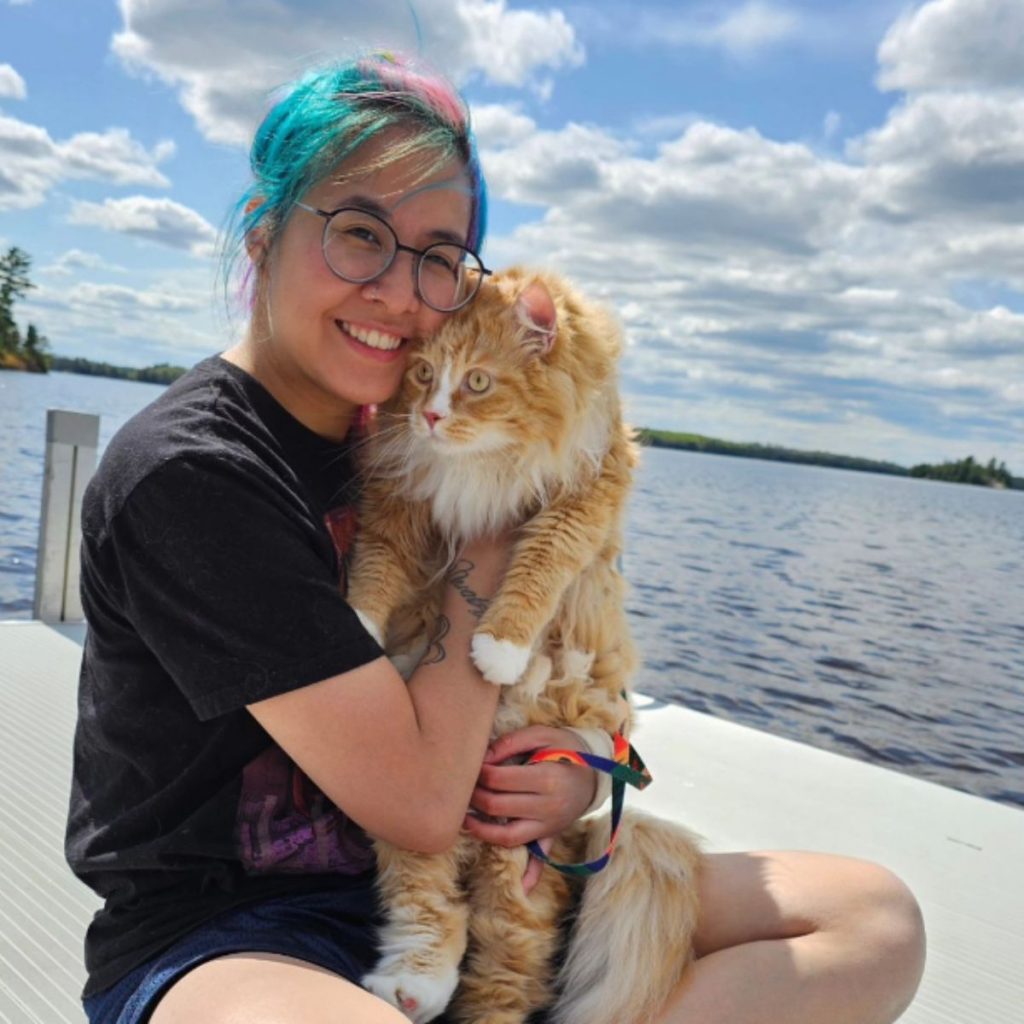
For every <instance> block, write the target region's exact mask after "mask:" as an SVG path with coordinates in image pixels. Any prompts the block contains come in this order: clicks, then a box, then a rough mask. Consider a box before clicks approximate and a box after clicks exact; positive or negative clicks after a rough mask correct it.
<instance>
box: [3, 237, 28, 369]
mask: <svg viewBox="0 0 1024 1024" xmlns="http://www.w3.org/2000/svg"><path fill="white" fill-rule="evenodd" d="M31 266H32V258H31V257H30V256H29V254H28V253H27V252H25V251H24V250H23V249H19V248H18V247H17V246H16V245H14V246H11V248H10V249H8V250H7V252H6V253H4V254H3V255H2V256H0V352H11V353H15V354H17V352H18V350H19V349H20V348H21V334H20V333H19V331H18V325H17V324H16V323H15V322H14V303H15V301H16V300H18V299H20V298H22V297H23V296H24V295H25V293H26V292H27V291H28V290H29V289H30V288H34V287H35V286H34V285H33V284H32V282H31V281H30V280H29V278H28V271H29V268H30V267H31Z"/></svg>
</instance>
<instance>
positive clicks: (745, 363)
mask: <svg viewBox="0 0 1024 1024" xmlns="http://www.w3.org/2000/svg"><path fill="white" fill-rule="evenodd" d="M1022 39H1024V3H1022V2H1021V0H927V2H923V3H922V2H918V3H907V2H906V0H900V2H891V0H791V2H782V0H779V2H775V0H715V2H691V0H657V2H653V0H644V2H639V3H636V2H634V3H629V4H626V3H623V2H620V0H604V2H590V3H586V2H584V3H562V4H553V3H546V2H544V0H536V2H534V3H531V4H525V3H518V2H515V3H514V2H510V0H374V2H373V3H372V4H371V3H366V2H355V0H204V2H203V3H196V2H195V0H120V2H114V0H0V249H4V250H5V249H6V248H8V247H9V246H12V245H17V246H19V247H21V248H22V249H24V250H26V251H27V252H28V253H29V255H30V256H31V258H32V261H33V262H32V278H33V280H34V282H35V283H36V285H37V287H36V289H35V290H34V291H33V292H32V293H31V298H30V300H27V301H24V302H22V303H20V304H19V306H18V307H17V310H16V318H17V319H18V320H19V322H20V323H21V324H22V326H23V327H24V326H27V324H28V323H29V322H31V323H34V324H35V325H36V326H37V328H38V329H39V330H40V331H41V333H43V334H44V335H46V337H47V338H48V339H49V341H50V344H51V348H52V349H53V351H55V352H57V353H59V354H61V355H68V356H85V357H87V358H91V359H98V360H106V361H108V362H112V363H116V364H119V365H127V366H145V365H150V364H153V363H157V362H170V363H176V364H180V365H186V366H187V365H191V364H192V363H194V362H196V361H197V360H199V359H201V358H203V357H205V356H206V355H209V354H211V353H213V352H217V351H222V350H223V349H225V348H226V347H228V345H229V344H230V343H231V342H232V340H233V339H234V338H235V337H236V336H237V334H238V333H239V331H240V330H242V329H243V327H244V322H243V321H242V319H241V317H240V315H239V314H238V313H237V311H233V310H231V308H230V303H229V302H227V301H226V299H225V289H224V287H223V282H222V281H221V279H220V277H219V276H218V263H217V255H218V234H219V232H220V229H221V228H222V227H223V225H224V224H225V222H226V219H227V216H228V213H229V211H230V210H231V208H232V207H233V204H234V203H235V201H236V199H237V198H238V196H239V195H240V194H241V192H242V190H243V189H244V188H245V186H246V184H247V151H246V146H247V142H248V139H249V137H250V135H251V132H252V130H253V128H254V126H255V124H256V123H257V121H258V119H259V117H260V116H261V113H262V112H263V111H264V110H265V109H266V105H267V102H268V97H269V96H270V95H271V93H272V92H273V90H274V89H275V88H276V87H278V86H279V85H280V84H281V83H284V82H286V81H288V80H290V79H291V78H293V77H294V76H295V75H297V74H298V73H300V72H301V71H302V70H303V69H304V68H305V67H307V66H308V65H310V64H312V63H316V62H318V61H323V60H327V59H331V58H334V57H338V56H343V55H346V54H351V53H353V52H355V51H357V50H360V49H365V48H366V47H368V46H380V47H385V48H390V49H400V50H406V51H411V52H414V53H417V54H419V55H421V56H422V57H424V58H425V59H427V60H428V61H430V62H431V63H432V64H433V65H434V66H435V67H436V68H438V69H439V70H441V71H443V72H444V73H446V74H447V75H449V77H451V78H452V79H453V80H454V81H455V82H456V83H457V84H458V85H459V86H460V88H461V89H462V90H463V92H464V94H465V96H466V97H467V99H468V101H469V103H470V107H471V111H472V116H473V121H474V125H475V127H476V132H477V138H478V141H479V144H480V147H481V151H482V154H483V163H484V169H485V173H486V175H487V178H488V182H489V186H490V194H491V223H490V231H489V236H488V240H487V243H486V245H485V247H484V252H483V255H484V259H485V262H486V263H487V265H488V266H492V267H498V268H500V267H502V266H506V265H509V264H512V263H520V262H521V263H527V264H535V265H539V266H547V267H552V268H554V269H556V270H559V271H561V272H563V273H565V274H567V275H568V276H570V277H571V278H572V279H573V280H574V281H575V282H576V283H577V284H578V285H579V286H580V288H581V289H582V290H583V291H584V292H586V293H587V294H588V295H590V296H592V297H594V298H595V299H598V300H601V301H603V302H606V303H608V304H610V305H611V306H612V307H613V308H614V309H615V310H616V311H617V313H618V315H619V318H620V319H621V321H622V323H623V326H624V330H625V336H626V343H627V344H626V350H625V353H624V356H623V359H622V366H621V373H622V389H623V392H624V395H625V398H626V408H627V413H628V415H629V417H630V419H631V421H632V422H633V423H635V424H637V425H642V426H648V427H658V428H663V429H669V430H681V431H693V432H697V433H703V434H709V435H712V436H716V437H722V438H727V439H730V440H735V441H756V442H761V443H765V444H782V445H789V446H792V447H797V448H810V449H820V450H827V451H833V452H840V453H845V454H851V455H861V456H866V457H869V458H879V459H888V460H892V461H896V462H900V463H902V464H905V465H911V464H914V463H918V462H925V461H927V462H937V461H943V460H945V459H957V458H963V457H964V456H966V455H969V454H970V455H974V456H975V457H976V458H978V459H981V460H983V461H988V459H989V458H993V457H994V458H996V459H997V460H1002V461H1005V462H1006V463H1007V465H1008V466H1009V468H1010V470H1011V471H1012V472H1014V473H1015V474H1017V475H1024V59H1022V57H1021V40H1022Z"/></svg>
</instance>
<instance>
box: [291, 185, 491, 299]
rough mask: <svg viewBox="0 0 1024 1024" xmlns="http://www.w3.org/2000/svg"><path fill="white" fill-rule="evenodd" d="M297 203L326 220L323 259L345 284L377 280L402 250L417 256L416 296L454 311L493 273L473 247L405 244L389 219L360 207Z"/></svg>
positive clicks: (415, 258) (452, 243)
mask: <svg viewBox="0 0 1024 1024" xmlns="http://www.w3.org/2000/svg"><path fill="white" fill-rule="evenodd" d="M295 205H296V206H298V207H299V208H300V209H302V210H307V211H308V212H309V213H315V214H316V215H317V216H318V217H323V219H324V237H323V242H322V248H323V252H324V260H325V261H326V263H327V266H328V267H329V268H330V270H331V271H332V272H333V273H334V274H336V275H337V276H338V277H340V278H341V279H342V280H343V281H350V282H351V283H352V284H366V283H367V282H369V281H374V280H376V279H377V278H378V277H380V276H381V274H383V273H384V272H385V271H386V270H387V269H388V267H390V266H391V264H392V263H394V262H395V257H396V256H397V255H398V253H399V252H407V253H409V254H410V255H412V256H413V257H414V263H413V280H414V281H415V283H416V294H417V295H418V296H419V297H420V299H421V300H422V301H423V302H425V303H426V304H427V305H428V306H429V307H430V308H431V309H434V310H437V312H438V313H452V312H454V311H455V310H456V309H461V308H462V307H463V306H465V305H466V303H468V302H470V301H472V299H473V297H474V296H475V295H476V293H477V292H478V291H479V290H480V284H481V282H482V281H483V279H484V277H485V276H486V275H487V274H489V273H490V271H489V270H488V269H487V268H486V267H485V266H484V265H483V263H481V261H480V257H479V256H477V254H476V253H475V252H473V250H472V249H467V248H466V247H465V246H464V245H458V244H457V243H455V242H435V243H434V244H433V245H428V246H427V247H426V248H425V249H414V248H413V247H412V246H411V245H402V243H401V242H399V240H398V236H397V235H396V234H395V229H394V228H393V227H392V226H391V225H390V224H389V223H388V222H387V221H386V220H382V219H381V218H380V217H378V216H377V215H376V214H375V213H370V212H369V211H368V210H363V209H361V208H360V207H358V206H342V207H341V208H340V209H337V210H318V209H316V207H313V206H307V205H306V204H305V203H300V202H296V203H295Z"/></svg>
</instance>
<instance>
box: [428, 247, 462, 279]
mask: <svg viewBox="0 0 1024 1024" xmlns="http://www.w3.org/2000/svg"><path fill="white" fill-rule="evenodd" d="M461 262H462V250H461V249H459V248H458V246H455V245H443V244H442V245H432V246H431V247H430V248H429V249H427V250H425V251H424V253H423V266H424V268H425V269H426V270H428V271H431V272H433V273H444V274H457V273H458V270H459V264H460V263H461Z"/></svg>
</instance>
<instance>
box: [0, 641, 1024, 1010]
mask: <svg viewBox="0 0 1024 1024" xmlns="http://www.w3.org/2000/svg"><path fill="white" fill-rule="evenodd" d="M83 632H84V631H83V628H82V627H81V626H59V627H53V626H46V625H43V624H42V623H39V622H28V621H20V622H2V623H0V768H2V772H3V774H2V777H3V778H5V779H6V780H7V785H6V787H5V789H4V790H3V791H2V792H0V858H2V859H3V863H4V865H5V870H4V872H3V874H2V876H0V1024H7V1022H10V1024H65V1022H66V1024H82V1021H83V1020H84V1017H83V1015H82V1012H81V1008H80V1005H79V1003H78V992H79V989H80V988H81V985H82V983H83V981H84V971H83V969H82V966H81V953H82V935H83V933H84V930H85V926H86V923H87V922H88V920H89V917H90V915H91V913H92V911H93V910H94V909H95V908H96V907H97V906H98V901H97V900H96V898H95V897H93V896H92V894H91V893H90V892H89V890H88V889H86V888H85V887H84V886H83V885H81V884H80V883H79V882H78V881H77V880H76V879H75V878H74V877H73V876H72V874H71V872H70V871H69V870H68V868H67V866H66V865H65V863H64V859H63V852H62V851H63V829H64V815H65V813H66V810H67V794H68V783H69V780H70V775H71V739H72V734H73V731H74V721H75V692H76V682H77V679H78V663H79V658H80V643H81V638H82V636H83ZM639 704H640V707H641V710H640V715H639V722H640V728H639V732H638V734H637V746H638V748H639V749H640V750H641V751H642V752H643V755H644V759H645V760H646V762H647V764H648V765H649V767H650V768H651V770H652V772H653V774H654V777H655V784H654V785H653V786H651V787H650V788H649V789H648V790H647V791H645V792H644V793H643V794H639V795H638V794H634V793H632V792H631V793H630V795H629V798H628V799H629V800H630V801H631V802H632V803H633V804H634V805H636V806H642V807H644V808H645V809H647V810H650V811H652V812H654V813H658V814H664V815H666V816H668V817H672V818H676V819H677V820H680V821H682V822H683V823H685V824H686V825H688V826H689V827H690V828H692V829H693V830H694V831H696V832H697V833H699V834H701V835H702V836H704V837H705V841H706V845H707V848H708V849H710V850H726V849H736V850H745V849H781V848H791V849H794V848H795V849H806V850H820V851H827V852H835V853H844V854H848V855H851V856H858V857H866V858H868V859H871V860H875V861H878V862H880V863H883V864H885V865H887V866H888V867H890V868H892V869H893V870H894V871H896V873H897V874H899V875H900V876H901V877H902V878H904V879H905V880H906V881H907V883H908V884H909V885H910V887H911V888H912V889H913V890H914V892H915V893H916V894H917V897H918V899H919V900H920V901H921V904H922V907H923V908H924V913H925V920H926V924H927V928H928V938H929V956H928V967H927V969H926V973H925V979H924V983H923V984H922V986H921V991H920V992H919V994H918V997H917V999H916V1000H915V1002H914V1005H913V1006H912V1007H911V1008H910V1009H909V1010H908V1011H907V1012H906V1013H905V1014H904V1015H903V1017H902V1018H901V1024H1024V811H1019V810H1016V809H1014V808H1011V807H1005V806H1002V805H1000V804H996V803H994V802H992V801H987V800H982V799H979V798H977V797H972V796H968V795H966V794H963V793H959V792H956V791H955V790H951V789H946V788H944V787H942V786H937V785H934V784H933V783H929V782H922V781H920V780H918V779H913V778H911V777H909V776H906V775H903V774H900V773H897V772H892V771H888V770H886V769H883V768H878V767H875V766H873V765H868V764H864V763H862V762H859V761H855V760H852V759H849V758H844V757H840V756H838V755H836V754H831V753H827V752H825V751H821V750H816V749H814V748H812V747H808V746H806V745H803V744H800V743H794V742H792V741H790V740H785V739H780V738H778V737H774V736H770V735H768V734H767V733H762V732H758V731H756V730H753V729H748V728H745V727H743V726H738V725H734V724H732V723H729V722H724V721H722V720H720V719H716V718H713V717H710V716H708V715H703V714H699V713H697V712H694V711H689V710H687V709H685V708H680V707H676V706H674V705H668V704H664V703H662V702H659V701H656V700H651V699H649V698H645V697H641V698H639ZM794 1024H797V1022H794Z"/></svg>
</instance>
